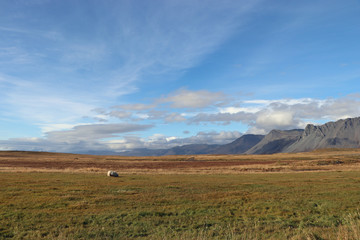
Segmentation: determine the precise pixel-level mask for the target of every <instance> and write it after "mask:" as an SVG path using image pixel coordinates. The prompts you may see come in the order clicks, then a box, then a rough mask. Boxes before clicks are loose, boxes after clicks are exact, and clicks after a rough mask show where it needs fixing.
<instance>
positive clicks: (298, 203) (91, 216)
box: [0, 149, 360, 240]
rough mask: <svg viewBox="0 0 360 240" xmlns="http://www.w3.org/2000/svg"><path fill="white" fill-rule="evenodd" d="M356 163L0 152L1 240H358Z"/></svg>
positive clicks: (352, 157) (321, 158) (359, 153)
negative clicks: (111, 172) (110, 174)
mask: <svg viewBox="0 0 360 240" xmlns="http://www.w3.org/2000/svg"><path fill="white" fill-rule="evenodd" d="M359 161H360V150H357V149H356V150H354V149H352V150H336V149H332V150H326V151H325V150H321V151H315V152H311V153H299V154H275V155H254V156H252V155H251V156H250V155H242V156H239V155H224V156H222V155H221V156H210V155H204V156H166V157H118V156H91V155H73V154H53V153H34V152H0V239H354V240H355V239H360V213H359V206H360V171H359V170H360V166H359ZM109 169H111V170H116V171H117V172H119V173H120V177H118V178H110V177H107V176H106V171H107V170H109Z"/></svg>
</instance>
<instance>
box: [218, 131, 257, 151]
mask: <svg viewBox="0 0 360 240" xmlns="http://www.w3.org/2000/svg"><path fill="white" fill-rule="evenodd" d="M263 138H264V135H255V134H245V135H243V136H241V137H239V138H238V139H236V140H235V141H233V142H231V143H228V144H225V145H221V146H220V147H218V148H217V149H215V150H214V151H213V152H212V153H213V154H242V153H245V152H246V151H247V150H249V149H250V148H252V147H253V146H255V145H256V144H258V143H259V142H260V141H261V140H262V139H263Z"/></svg>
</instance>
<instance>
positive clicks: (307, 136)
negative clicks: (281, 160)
mask: <svg viewBox="0 0 360 240" xmlns="http://www.w3.org/2000/svg"><path fill="white" fill-rule="evenodd" d="M358 147H360V117H358V118H348V119H341V120H338V121H336V122H328V123H326V124H323V125H320V126H315V125H312V124H308V125H307V126H306V128H305V130H304V132H303V134H302V136H301V137H300V138H299V139H298V140H297V141H296V142H294V143H293V144H292V145H291V146H289V147H287V148H286V149H285V150H284V152H304V151H311V150H314V149H319V148H358Z"/></svg>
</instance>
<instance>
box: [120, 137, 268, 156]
mask: <svg viewBox="0 0 360 240" xmlns="http://www.w3.org/2000/svg"><path fill="white" fill-rule="evenodd" d="M263 137H264V135H254V134H245V135H243V136H241V137H240V138H238V139H236V140H235V141H233V142H231V143H228V144H224V145H217V144H189V145H183V146H178V147H173V148H169V149H147V148H139V149H134V150H131V151H126V152H122V153H118V155H122V156H163V155H196V154H242V153H245V152H246V151H247V150H249V149H250V148H251V147H252V146H254V145H255V144H257V143H258V142H260V140H261V139H262V138H263Z"/></svg>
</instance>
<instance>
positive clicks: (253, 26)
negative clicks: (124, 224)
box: [0, 0, 360, 153]
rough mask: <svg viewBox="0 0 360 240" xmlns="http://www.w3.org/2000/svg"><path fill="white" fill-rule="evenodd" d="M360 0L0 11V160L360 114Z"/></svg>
mask: <svg viewBox="0 0 360 240" xmlns="http://www.w3.org/2000/svg"><path fill="white" fill-rule="evenodd" d="M359 13H360V1H359V0H346V1H343V0H303V1H289V0H276V1H275V0H267V1H265V0H251V1H245V0H236V1H235V0H232V1H231V0H222V1H212V0H202V1H197V0H152V1H146V0H87V1H84V0H62V1H58V0H31V1H29V0H12V1H7V0H3V1H0V150H30V151H51V152H74V153H75V152H88V151H109V152H110V151H112V152H122V151H126V150H131V149H134V148H152V149H158V148H170V147H174V146H178V145H184V144H194V143H207V144H225V143H229V142H231V141H233V140H235V139H236V138H239V137H240V136H242V135H243V134H249V133H252V134H266V133H268V132H269V131H271V130H272V129H281V130H286V129H295V128H304V127H305V126H306V124H309V123H311V124H323V123H325V122H328V121H336V120H338V119H343V118H348V117H358V116H360V54H359V53H360V14H359Z"/></svg>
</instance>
